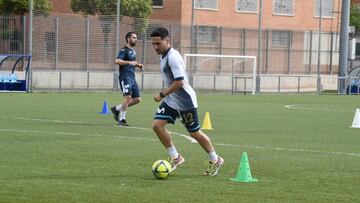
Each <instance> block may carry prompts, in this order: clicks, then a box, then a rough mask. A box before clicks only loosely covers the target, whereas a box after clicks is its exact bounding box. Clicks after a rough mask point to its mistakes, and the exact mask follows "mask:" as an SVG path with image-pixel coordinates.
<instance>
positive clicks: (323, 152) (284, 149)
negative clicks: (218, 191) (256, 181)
mask: <svg viewBox="0 0 360 203" xmlns="http://www.w3.org/2000/svg"><path fill="white" fill-rule="evenodd" d="M214 145H219V146H227V147H245V148H254V149H264V150H275V151H291V152H307V153H315V154H332V155H348V156H360V154H358V153H352V152H327V151H318V150H311V149H292V148H283V147H262V146H252V145H237V144H221V143H214Z"/></svg>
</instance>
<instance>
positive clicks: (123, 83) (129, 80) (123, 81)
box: [119, 76, 140, 98]
mask: <svg viewBox="0 0 360 203" xmlns="http://www.w3.org/2000/svg"><path fill="white" fill-rule="evenodd" d="M119 83H120V89H121V91H122V93H123V95H124V96H126V95H131V97H132V98H136V97H140V91H139V87H138V85H137V82H136V80H135V78H133V77H130V76H127V77H123V78H120V77H119Z"/></svg>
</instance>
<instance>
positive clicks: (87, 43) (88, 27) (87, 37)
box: [85, 16, 90, 71]
mask: <svg viewBox="0 0 360 203" xmlns="http://www.w3.org/2000/svg"><path fill="white" fill-rule="evenodd" d="M85 49H86V50H85V51H86V53H85V70H86V71H88V70H89V53H90V51H89V50H90V19H89V16H86V44H85Z"/></svg>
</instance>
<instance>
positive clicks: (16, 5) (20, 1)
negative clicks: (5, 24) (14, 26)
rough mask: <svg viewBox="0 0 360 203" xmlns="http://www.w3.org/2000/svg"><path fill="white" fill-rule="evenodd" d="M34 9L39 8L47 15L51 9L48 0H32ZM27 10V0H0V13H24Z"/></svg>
mask: <svg viewBox="0 0 360 203" xmlns="http://www.w3.org/2000/svg"><path fill="white" fill-rule="evenodd" d="M33 4H34V9H36V10H41V11H42V12H43V14H44V15H48V14H49V12H50V11H51V9H52V5H51V2H50V0H33ZM27 12H29V0H11V1H9V0H0V13H1V14H2V15H6V16H8V15H24V14H25V13H27Z"/></svg>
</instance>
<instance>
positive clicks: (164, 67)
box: [160, 48, 198, 111]
mask: <svg viewBox="0 0 360 203" xmlns="http://www.w3.org/2000/svg"><path fill="white" fill-rule="evenodd" d="M160 68H161V75H162V78H163V81H164V85H165V87H169V86H170V85H171V84H172V83H173V81H175V80H183V82H184V85H183V87H182V88H180V89H179V90H177V91H175V92H173V93H171V94H169V95H167V96H166V97H165V98H164V101H165V102H166V104H167V105H169V106H170V107H171V108H173V109H175V110H178V111H186V110H189V109H192V108H197V107H198V104H197V100H196V94H195V91H194V89H193V88H192V87H191V86H190V84H189V82H188V79H187V75H186V71H185V64H184V60H183V58H182V56H181V55H180V53H179V52H178V51H177V50H175V49H174V48H170V50H169V51H168V52H167V54H166V55H165V56H163V57H161V58H160Z"/></svg>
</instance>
